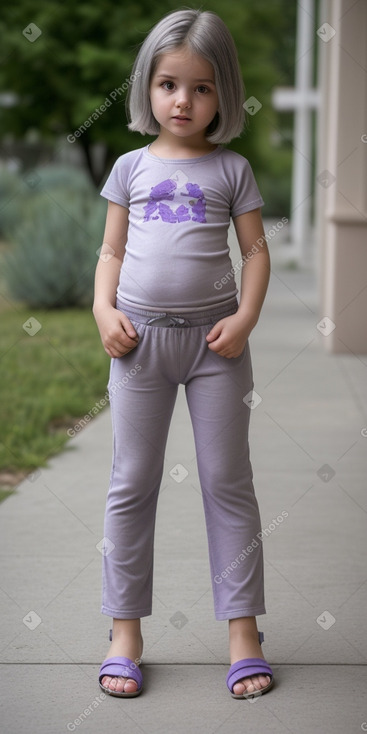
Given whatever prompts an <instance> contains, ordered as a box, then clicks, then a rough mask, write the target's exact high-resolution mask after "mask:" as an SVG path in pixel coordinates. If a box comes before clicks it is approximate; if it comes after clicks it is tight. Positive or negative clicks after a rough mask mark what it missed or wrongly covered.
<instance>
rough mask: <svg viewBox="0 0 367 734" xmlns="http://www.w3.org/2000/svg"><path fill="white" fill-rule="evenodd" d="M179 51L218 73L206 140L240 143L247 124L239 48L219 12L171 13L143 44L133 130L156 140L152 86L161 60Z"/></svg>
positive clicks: (133, 95)
mask: <svg viewBox="0 0 367 734" xmlns="http://www.w3.org/2000/svg"><path fill="white" fill-rule="evenodd" d="M178 47H184V48H187V49H188V50H189V51H191V52H192V53H195V54H198V55H199V56H202V57H203V58H204V59H206V60H207V61H209V62H210V63H211V64H212V66H213V69H214V80H215V85H216V90H217V94H218V101H219V106H218V112H217V113H216V114H215V117H214V119H213V120H212V121H211V123H210V125H209V127H208V128H207V132H206V139H207V140H209V141H210V142H212V143H229V142H230V141H231V140H232V138H238V137H239V136H240V134H241V132H242V130H243V125H244V120H245V111H244V108H243V103H244V101H245V90H244V85H243V81H242V76H241V71H240V66H239V62H238V56H237V50H236V46H235V44H234V41H233V38H232V36H231V34H230V32H229V30H228V28H227V26H226V25H225V23H224V22H223V21H222V19H221V18H220V17H219V16H218V15H217V14H216V13H212V12H211V11H207V10H205V11H204V12H202V11H201V10H194V9H188V10H178V11H177V10H175V11H173V12H171V13H168V14H167V15H165V16H164V17H163V18H162V19H161V20H160V21H159V23H157V24H156V25H155V26H154V27H153V28H152V30H151V31H150V33H149V35H148V36H147V37H146V38H145V40H144V41H143V43H142V45H141V47H140V50H139V52H138V55H137V57H136V59H135V62H134V66H133V69H132V72H131V78H132V80H133V81H132V82H131V85H130V87H129V90H128V94H127V98H126V107H127V110H128V112H129V116H130V122H129V124H128V128H129V130H137V131H138V132H140V133H141V134H142V135H145V134H146V133H148V135H158V133H159V131H160V127H159V123H158V122H157V121H156V119H155V118H154V117H153V113H152V108H151V104H150V98H149V86H150V82H151V79H152V75H153V74H154V71H155V69H156V67H157V63H158V59H159V57H160V56H161V55H162V54H164V53H168V52H169V51H172V50H173V49H176V48H178Z"/></svg>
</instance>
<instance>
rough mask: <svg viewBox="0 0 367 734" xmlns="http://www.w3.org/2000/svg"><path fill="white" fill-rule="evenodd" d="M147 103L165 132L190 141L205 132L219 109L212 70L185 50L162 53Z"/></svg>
mask: <svg viewBox="0 0 367 734" xmlns="http://www.w3.org/2000/svg"><path fill="white" fill-rule="evenodd" d="M149 93H150V102H151V106H152V112H153V115H154V117H155V119H156V120H157V122H158V123H159V124H160V126H161V132H162V129H164V130H165V131H166V132H168V133H171V134H172V135H175V136H177V137H179V138H184V139H185V140H186V142H188V140H187V139H188V138H191V139H192V141H193V142H194V141H199V140H204V139H205V131H206V128H207V127H208V125H209V124H210V123H211V121H212V119H213V117H214V116H215V113H216V112H217V110H218V104H219V102H218V95H217V91H216V88H215V79H214V70H213V67H212V65H211V64H210V62H209V61H206V59H203V58H202V57H201V56H198V55H197V54H192V53H190V52H189V51H187V50H186V49H181V50H175V51H172V52H170V53H166V54H162V56H161V57H160V58H159V60H158V63H157V66H156V69H155V72H154V74H153V76H152V80H151V84H150V89H149Z"/></svg>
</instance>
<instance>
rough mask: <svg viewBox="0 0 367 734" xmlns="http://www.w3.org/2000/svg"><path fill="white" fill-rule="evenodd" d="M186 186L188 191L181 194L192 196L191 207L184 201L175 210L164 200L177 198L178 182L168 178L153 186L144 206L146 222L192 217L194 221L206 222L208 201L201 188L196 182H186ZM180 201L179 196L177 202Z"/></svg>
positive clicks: (183, 219) (171, 220) (181, 220)
mask: <svg viewBox="0 0 367 734" xmlns="http://www.w3.org/2000/svg"><path fill="white" fill-rule="evenodd" d="M185 188H186V191H181V192H180V194H179V196H190V197H191V198H190V200H189V201H188V204H189V207H187V206H186V205H185V204H183V203H182V204H179V206H178V207H177V209H175V210H174V209H172V208H171V207H170V206H169V204H165V203H163V202H164V201H173V200H174V199H175V194H178V192H177V191H176V190H177V184H176V182H175V181H173V180H172V179H171V178H167V179H166V180H165V181H161V183H159V184H157V185H156V186H153V187H152V189H151V191H150V196H149V199H148V203H147V204H146V205H145V207H144V211H145V216H144V222H149V221H150V220H151V219H159V218H160V219H162V221H163V222H172V223H176V222H187V221H188V220H191V219H192V221H193V222H202V223H204V222H206V219H205V210H206V201H205V197H204V194H203V192H202V190H201V188H200V187H199V186H198V185H197V184H195V183H186V184H185ZM178 201H179V199H178V197H177V198H176V202H178ZM190 212H191V214H192V215H193V216H192V217H191V216H190ZM153 215H154V216H153Z"/></svg>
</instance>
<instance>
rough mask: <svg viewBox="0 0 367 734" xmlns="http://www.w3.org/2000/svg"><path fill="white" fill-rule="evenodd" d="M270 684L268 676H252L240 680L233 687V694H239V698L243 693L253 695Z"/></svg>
mask: <svg viewBox="0 0 367 734" xmlns="http://www.w3.org/2000/svg"><path fill="white" fill-rule="evenodd" d="M269 683H270V676H268V675H253V676H251V677H248V678H242V680H241V681H237V683H235V684H234V686H233V693H236V694H239V695H240V696H241V695H243V694H244V693H255V692H256V691H261V689H262V688H266V686H268V685H269Z"/></svg>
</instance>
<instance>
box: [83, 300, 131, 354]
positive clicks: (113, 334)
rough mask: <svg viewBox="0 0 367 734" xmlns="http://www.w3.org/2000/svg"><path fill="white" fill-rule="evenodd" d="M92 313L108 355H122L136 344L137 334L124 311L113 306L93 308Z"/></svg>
mask: <svg viewBox="0 0 367 734" xmlns="http://www.w3.org/2000/svg"><path fill="white" fill-rule="evenodd" d="M93 313H94V318H95V320H96V322H97V326H98V329H99V333H100V335H101V339H102V344H103V346H104V348H105V351H106V352H107V354H108V355H109V357H123V356H124V354H127V353H128V352H131V350H132V349H134V347H136V346H137V344H138V341H139V336H138V334H137V333H136V331H135V329H134V327H133V325H132V323H131V321H130V320H129V319H128V317H127V316H125V314H124V313H121V311H119V310H118V309H117V308H114V307H113V306H105V307H103V308H100V309H96V310H93Z"/></svg>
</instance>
